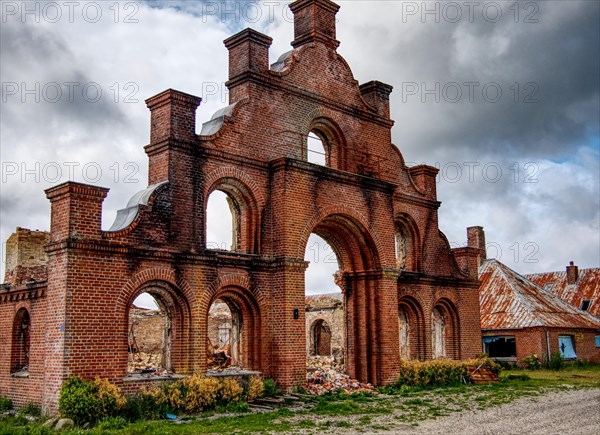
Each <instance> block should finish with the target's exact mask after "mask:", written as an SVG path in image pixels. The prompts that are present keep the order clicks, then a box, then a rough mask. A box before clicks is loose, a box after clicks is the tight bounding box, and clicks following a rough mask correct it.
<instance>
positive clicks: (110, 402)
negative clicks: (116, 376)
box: [94, 378, 126, 417]
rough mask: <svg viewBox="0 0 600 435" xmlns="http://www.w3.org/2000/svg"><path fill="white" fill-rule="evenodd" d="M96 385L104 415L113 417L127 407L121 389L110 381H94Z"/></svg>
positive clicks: (98, 379) (97, 379)
mask: <svg viewBox="0 0 600 435" xmlns="http://www.w3.org/2000/svg"><path fill="white" fill-rule="evenodd" d="M94 385H95V386H96V388H97V392H98V399H99V400H100V403H101V404H102V415H105V416H107V417H108V416H111V415H117V413H118V412H119V411H120V410H121V409H122V408H123V407H124V406H125V402H126V400H125V397H124V396H123V395H122V394H121V389H120V388H119V387H117V386H116V385H113V384H111V383H110V382H109V380H108V379H100V378H96V379H94Z"/></svg>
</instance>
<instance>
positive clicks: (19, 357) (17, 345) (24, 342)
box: [11, 308, 31, 376]
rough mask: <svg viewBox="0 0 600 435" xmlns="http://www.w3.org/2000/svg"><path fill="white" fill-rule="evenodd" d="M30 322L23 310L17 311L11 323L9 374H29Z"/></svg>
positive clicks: (26, 312)
mask: <svg viewBox="0 0 600 435" xmlns="http://www.w3.org/2000/svg"><path fill="white" fill-rule="evenodd" d="M30 335H31V321H30V318H29V312H28V311H27V310H26V309H25V308H21V309H19V311H17V314H16V315H15V320H14V323H13V337H12V338H13V340H12V343H13V345H12V355H11V356H12V358H11V373H12V374H13V375H14V376H19V375H20V376H27V375H28V373H29V351H30V348H29V346H30Z"/></svg>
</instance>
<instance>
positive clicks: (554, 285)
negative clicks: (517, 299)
mask: <svg viewBox="0 0 600 435" xmlns="http://www.w3.org/2000/svg"><path fill="white" fill-rule="evenodd" d="M525 277H526V278H527V279H529V280H531V281H533V282H534V283H536V284H537V285H539V286H540V287H544V288H547V289H548V290H550V291H551V292H552V293H554V294H555V295H556V296H558V297H559V298H561V299H564V300H565V301H567V302H568V303H570V304H571V305H573V306H575V307H577V308H580V307H581V304H582V302H583V301H585V300H587V301H590V306H589V308H588V310H587V312H588V313H590V314H592V315H594V316H596V317H600V268H594V269H580V270H579V277H578V279H577V282H576V283H575V284H568V283H567V272H546V273H535V274H532V275H525ZM546 286H548V287H546Z"/></svg>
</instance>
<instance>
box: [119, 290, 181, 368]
mask: <svg viewBox="0 0 600 435" xmlns="http://www.w3.org/2000/svg"><path fill="white" fill-rule="evenodd" d="M166 307H167V305H166V304H165V302H164V301H163V300H161V298H159V297H156V296H154V295H151V294H150V293H142V294H140V295H139V296H138V297H137V298H136V299H135V300H134V301H133V303H132V304H131V306H130V307H129V326H128V336H127V338H128V339H127V343H128V351H129V360H128V366H127V372H128V373H130V374H143V375H147V374H151V373H152V374H156V375H162V374H166V373H165V372H170V371H171V370H172V368H171V332H172V316H171V313H169V311H168V309H167V308H166Z"/></svg>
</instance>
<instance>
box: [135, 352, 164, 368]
mask: <svg viewBox="0 0 600 435" xmlns="http://www.w3.org/2000/svg"><path fill="white" fill-rule="evenodd" d="M160 363H161V355H160V354H156V353H145V352H135V353H130V355H129V361H128V363H127V371H128V372H129V373H133V372H140V371H144V372H147V371H148V370H152V371H156V370H158V369H159V367H160Z"/></svg>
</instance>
